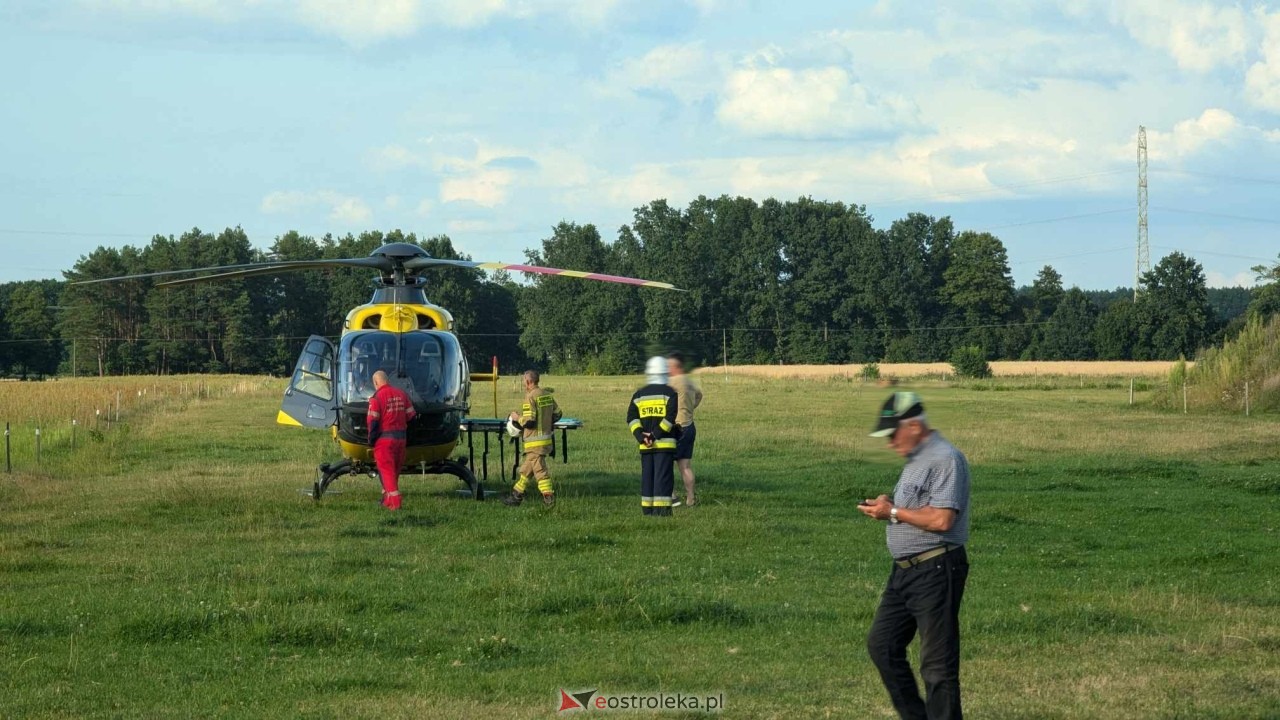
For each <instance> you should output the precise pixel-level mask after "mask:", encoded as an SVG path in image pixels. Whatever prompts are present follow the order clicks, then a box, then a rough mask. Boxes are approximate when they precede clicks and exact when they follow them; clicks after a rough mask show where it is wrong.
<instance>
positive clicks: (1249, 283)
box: [1205, 270, 1258, 288]
mask: <svg viewBox="0 0 1280 720" xmlns="http://www.w3.org/2000/svg"><path fill="white" fill-rule="evenodd" d="M1205 284H1206V285H1208V286H1209V287H1215V288H1230V287H1253V286H1254V285H1256V284H1258V281H1257V279H1256V276H1255V275H1254V274H1253V273H1252V272H1249V271H1242V272H1238V273H1236V274H1234V275H1231V276H1228V275H1226V274H1225V273H1221V272H1218V271H1217V270H1209V271H1208V272H1206V273H1205Z"/></svg>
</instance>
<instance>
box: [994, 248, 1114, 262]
mask: <svg viewBox="0 0 1280 720" xmlns="http://www.w3.org/2000/svg"><path fill="white" fill-rule="evenodd" d="M1129 249H1130V246H1129V245H1121V246H1120V247H1113V248H1108V249H1106V250H1090V251H1088V252H1079V253H1071V254H1070V255H1054V256H1053V257H1045V258H1037V259H1034V260H1019V261H1018V262H1014V263H1009V264H1010V265H1025V264H1027V263H1037V262H1048V261H1050V260H1065V259H1067V258H1074V257H1084V256H1085V255H1105V254H1107V253H1113V252H1120V251H1121V250H1129Z"/></svg>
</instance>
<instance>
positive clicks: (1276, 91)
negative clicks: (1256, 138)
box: [1245, 10, 1280, 112]
mask: <svg viewBox="0 0 1280 720" xmlns="http://www.w3.org/2000/svg"><path fill="white" fill-rule="evenodd" d="M1257 18H1258V20H1259V24H1260V25H1262V28H1263V31H1264V35H1263V40H1262V51H1261V54H1262V59H1261V60H1259V61H1258V62H1256V63H1254V64H1253V66H1252V67H1250V68H1249V72H1248V73H1246V74H1245V90H1246V96H1247V97H1248V99H1249V102H1251V103H1253V104H1254V105H1257V106H1258V107H1263V108H1266V109H1268V110H1272V111H1275V112H1280V12H1275V13H1270V14H1267V13H1264V12H1262V11H1261V10H1259V11H1258V12H1257Z"/></svg>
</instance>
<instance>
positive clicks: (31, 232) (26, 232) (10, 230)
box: [0, 228, 142, 238]
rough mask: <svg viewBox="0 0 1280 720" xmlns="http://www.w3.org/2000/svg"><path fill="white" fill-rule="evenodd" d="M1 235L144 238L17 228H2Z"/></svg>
mask: <svg viewBox="0 0 1280 720" xmlns="http://www.w3.org/2000/svg"><path fill="white" fill-rule="evenodd" d="M0 233H5V234H8V235H50V236H54V237H61V236H65V237H110V238H138V237H142V236H141V235H140V234H138V233H108V232H82V231H75V230H26V229H16V228H0Z"/></svg>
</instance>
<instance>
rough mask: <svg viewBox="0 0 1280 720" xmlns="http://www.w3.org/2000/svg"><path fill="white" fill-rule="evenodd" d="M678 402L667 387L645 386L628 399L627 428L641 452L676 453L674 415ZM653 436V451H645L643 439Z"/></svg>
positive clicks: (648, 449) (677, 408)
mask: <svg viewBox="0 0 1280 720" xmlns="http://www.w3.org/2000/svg"><path fill="white" fill-rule="evenodd" d="M679 408H680V400H679V398H678V397H677V396H676V391H675V390H673V389H671V386H669V385H656V384H654V385H645V386H644V387H642V388H640V389H639V390H637V391H636V393H635V395H632V396H631V404H630V405H628V406H627V428H628V429H629V430H631V434H632V435H634V436H635V438H636V442H637V443H639V444H640V452H642V453H643V452H675V451H676V436H675V432H676V412H677V411H678V410H679ZM646 433H648V434H649V435H652V436H653V447H645V445H644V436H645V434H646Z"/></svg>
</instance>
